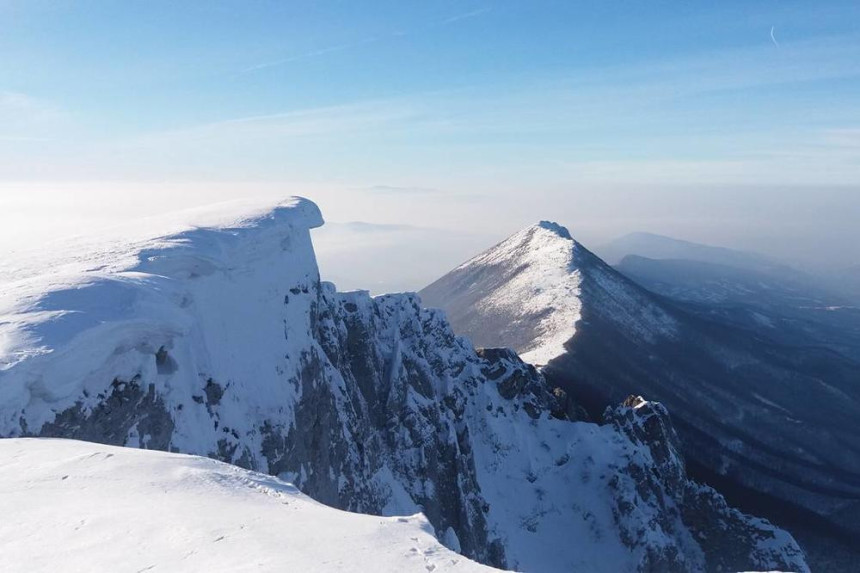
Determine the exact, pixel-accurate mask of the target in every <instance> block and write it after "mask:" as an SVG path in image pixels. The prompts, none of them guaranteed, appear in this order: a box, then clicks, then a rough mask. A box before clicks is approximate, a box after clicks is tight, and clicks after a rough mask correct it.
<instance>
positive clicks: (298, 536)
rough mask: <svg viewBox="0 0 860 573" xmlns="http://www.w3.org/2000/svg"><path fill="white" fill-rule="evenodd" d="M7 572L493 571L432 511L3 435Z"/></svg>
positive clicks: (163, 459) (124, 451) (122, 451)
mask: <svg viewBox="0 0 860 573" xmlns="http://www.w3.org/2000/svg"><path fill="white" fill-rule="evenodd" d="M0 492H2V494H0V515H3V519H2V520H0V539H2V551H0V570H3V571H23V570H27V571H56V570H63V571H67V572H70V573H71V572H75V571H81V572H91V571H208V572H217V571H231V572H234V571H252V570H253V571H421V572H422V573H427V572H428V571H464V572H465V571H490V570H491V569H490V568H488V567H484V566H482V565H478V564H476V563H474V562H472V561H469V560H468V559H466V558H464V557H462V556H461V555H458V554H456V553H454V552H452V551H450V550H448V549H446V548H444V547H443V546H442V545H441V544H440V543H439V542H438V541H436V539H435V537H434V536H433V533H432V527H430V525H429V523H428V522H427V521H426V519H425V518H424V517H423V516H421V515H414V516H411V517H387V518H383V517H373V516H368V515H359V514H353V513H348V512H344V511H339V510H336V509H332V508H330V507H327V506H324V505H322V504H320V503H317V502H315V501H313V500H312V499H310V498H309V497H307V496H305V495H303V494H301V493H300V492H299V491H298V490H297V489H296V488H295V487H293V486H292V485H291V484H289V483H286V482H284V481H281V480H279V479H277V478H273V477H270V476H266V475H263V474H258V473H254V472H250V471H246V470H242V469H239V468H237V467H234V466H230V465H227V464H223V463H220V462H216V461H213V460H210V459H206V458H200V457H194V456H186V455H180V454H169V453H163V452H155V451H147V450H136V449H131V448H118V447H110V446H104V445H98V444H92V443H88V442H78V441H71V440H53V439H7V440H0Z"/></svg>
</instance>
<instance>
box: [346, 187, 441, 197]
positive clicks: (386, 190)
mask: <svg viewBox="0 0 860 573" xmlns="http://www.w3.org/2000/svg"><path fill="white" fill-rule="evenodd" d="M363 190H364V191H369V192H370V193H382V194H386V195H436V194H438V193H441V191H439V190H438V189H434V188H432V187H398V186H394V185H373V186H371V187H365V188H364V189H363Z"/></svg>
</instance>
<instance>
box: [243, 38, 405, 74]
mask: <svg viewBox="0 0 860 573" xmlns="http://www.w3.org/2000/svg"><path fill="white" fill-rule="evenodd" d="M393 35H395V34H392V36H393ZM377 41H379V38H378V37H376V36H371V37H369V38H364V39H363V40H359V41H358V42H350V43H347V44H337V45H334V46H328V47H326V48H320V49H319V50H312V51H310V52H304V53H301V54H296V55H294V56H289V57H286V58H282V59H280V60H274V61H271V62H263V63H262V64H256V65H254V66H249V67H247V68H245V69H244V70H242V73H249V72H256V71H259V70H265V69H266V68H276V67H279V66H283V65H286V64H290V63H292V62H298V61H301V60H308V59H312V58H318V57H320V56H325V55H328V54H334V53H337V52H343V51H346V50H350V49H353V48H358V47H361V46H366V45H367V44H372V43H374V42H377Z"/></svg>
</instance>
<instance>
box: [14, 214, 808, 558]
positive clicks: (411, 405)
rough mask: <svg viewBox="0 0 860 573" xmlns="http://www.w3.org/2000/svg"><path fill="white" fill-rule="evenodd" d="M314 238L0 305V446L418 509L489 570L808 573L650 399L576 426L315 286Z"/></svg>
mask: <svg viewBox="0 0 860 573" xmlns="http://www.w3.org/2000/svg"><path fill="white" fill-rule="evenodd" d="M321 222H322V220H321V217H320V216H319V213H318V211H317V210H316V207H315V206H314V205H313V204H312V203H310V202H307V201H304V200H295V201H293V202H291V203H289V204H287V205H284V206H282V207H280V208H278V209H276V210H274V211H273V212H271V213H268V214H264V215H261V216H258V217H255V218H252V219H248V220H245V221H242V222H241V223H239V224H235V225H233V226H229V227H223V228H218V229H196V230H193V231H189V232H187V233H184V234H182V235H178V236H174V237H168V238H165V239H160V240H158V241H155V242H153V243H152V244H147V245H144V246H142V247H141V246H135V248H136V249H138V252H139V253H140V254H139V255H138V256H137V259H138V260H137V262H136V263H134V264H133V265H130V266H128V267H124V268H116V265H115V266H114V267H111V266H110V265H108V266H107V267H104V268H108V269H109V270H93V271H89V272H86V273H82V274H81V275H80V276H79V277H78V278H75V279H74V280H72V279H70V278H68V277H67V278H65V279H64V280H63V281H61V282H62V286H61V287H60V288H57V287H55V286H54V287H51V288H47V289H46V288H45V287H44V285H37V287H38V288H37V289H36V290H34V291H33V292H32V293H31V296H24V295H21V296H17V297H16V298H15V302H14V304H11V305H7V307H6V308H3V310H2V315H3V320H2V321H0V322H2V323H3V325H4V329H3V330H0V341H3V344H4V346H3V347H2V351H0V364H3V366H2V370H0V435H2V436H5V437H20V436H56V437H67V438H81V439H86V440H93V441H98V442H103V443H107V444H113V445H124V446H135V447H142V448H151V449H163V450H170V451H179V452H184V453H190V454H202V455H206V456H209V457H213V458H216V459H219V460H222V461H227V462H230V463H233V464H236V465H239V466H243V467H246V468H250V469H254V470H258V471H262V472H266V473H269V474H273V475H277V476H279V477H281V478H283V479H286V480H288V481H291V482H293V483H295V484H296V485H297V486H298V487H299V488H300V489H301V490H302V491H303V492H305V493H307V494H308V495H310V496H312V497H314V498H315V499H317V500H318V501H321V502H323V503H326V504H328V505H332V506H335V507H338V508H342V509H348V510H352V511H357V512H363V513H373V514H382V515H394V514H414V513H418V512H422V513H424V514H425V515H426V516H427V519H428V520H429V522H430V523H431V524H432V526H433V528H434V529H435V532H436V534H437V536H438V537H439V539H440V540H441V541H443V543H445V545H447V546H448V547H450V548H452V549H455V550H457V551H460V552H462V553H463V554H464V555H467V556H469V557H471V558H473V559H476V560H478V561H481V562H483V563H486V564H490V565H495V566H497V567H503V568H516V569H521V570H534V571H537V570H539V571H568V570H577V569H580V570H588V571H607V572H610V571H612V572H616V571H667V570H668V571H672V570H675V571H711V570H720V568H726V569H733V568H737V569H785V570H794V571H806V570H807V567H806V565H805V563H804V559H803V555H802V553H801V551H800V550H799V548H798V546H797V545H796V543H795V542H794V540H793V539H792V538H791V537H790V536H789V535H788V534H787V533H785V532H784V531H781V530H779V529H777V528H775V527H773V526H771V525H770V524H768V523H767V522H765V521H762V520H758V519H756V518H752V517H749V516H746V515H743V514H741V513H739V512H737V511H735V510H733V509H730V508H729V507H727V505H726V503H725V501H724V500H723V499H722V497H720V496H719V495H718V494H717V493H716V492H714V491H713V490H710V489H708V488H703V487H701V486H698V485H696V484H694V483H693V482H691V481H690V480H689V479H688V478H687V476H686V473H685V469H684V462H683V458H682V457H681V455H680V453H679V448H678V444H677V441H676V438H675V436H674V433H673V430H672V429H671V424H670V423H669V418H668V414H667V413H666V411H665V409H664V408H662V406H660V405H659V404H655V403H650V402H644V401H643V402H641V403H639V402H636V403H630V404H628V405H625V406H621V407H619V408H614V409H611V410H609V411H608V412H607V414H606V419H607V423H605V424H603V425H597V424H594V423H586V422H581V421H580V422H577V421H572V418H577V417H579V416H578V412H579V410H578V409H577V407H576V405H575V403H574V402H573V401H572V400H571V399H570V397H569V396H566V395H565V394H564V393H561V392H551V391H550V386H549V385H548V384H547V383H546V381H545V379H544V377H543V376H542V375H541V373H540V372H538V371H537V370H536V369H535V368H534V367H533V366H531V365H529V364H526V363H524V362H523V361H521V360H520V359H519V358H518V357H517V355H516V354H515V353H513V352H512V351H509V350H504V349H488V350H483V351H475V350H474V348H473V347H472V346H471V345H470V344H469V342H468V341H467V340H465V339H463V338H460V337H458V336H455V334H454V332H453V331H452V330H451V327H450V326H449V324H448V323H447V321H446V319H445V317H444V315H443V313H441V312H439V311H435V310H428V309H425V308H422V305H421V301H420V299H419V298H418V297H417V296H416V295H414V294H403V295H386V296H382V297H376V298H372V297H370V296H369V295H368V294H367V293H364V292H351V293H338V292H336V291H335V289H334V286H333V285H331V284H328V283H321V282H320V281H319V276H318V270H317V267H316V263H315V261H314V256H313V251H312V247H311V244H310V235H309V228H311V227H313V226H316V225H319V224H321ZM55 283H56V281H55ZM27 288H31V287H28V286H27V285H17V286H16V289H17V290H16V292H18V293H26V292H27ZM33 288H36V287H33Z"/></svg>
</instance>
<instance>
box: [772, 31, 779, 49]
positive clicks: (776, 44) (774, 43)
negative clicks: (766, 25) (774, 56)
mask: <svg viewBox="0 0 860 573" xmlns="http://www.w3.org/2000/svg"><path fill="white" fill-rule="evenodd" d="M773 28H774V27H773V26H771V27H770V40H771V42H773V45H774V46H776V47H777V48H778V47H779V42H777V41H776V38H775V37H774V35H773Z"/></svg>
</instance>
